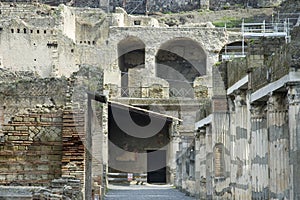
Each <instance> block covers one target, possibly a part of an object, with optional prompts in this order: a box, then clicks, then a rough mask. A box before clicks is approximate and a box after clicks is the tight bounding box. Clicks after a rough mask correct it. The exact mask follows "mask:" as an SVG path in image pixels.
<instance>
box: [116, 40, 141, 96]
mask: <svg viewBox="0 0 300 200" xmlns="http://www.w3.org/2000/svg"><path fill="white" fill-rule="evenodd" d="M118 63H119V69H120V71H121V73H122V74H121V89H122V90H123V91H124V92H122V94H123V96H127V95H128V93H127V92H126V91H128V84H129V83H128V81H129V80H128V79H129V76H128V70H129V69H133V68H144V67H145V44H144V42H143V41H142V40H140V39H139V38H137V37H133V36H130V37H127V38H125V39H123V40H122V41H120V42H119V43H118Z"/></svg>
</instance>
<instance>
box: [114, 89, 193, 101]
mask: <svg viewBox="0 0 300 200" xmlns="http://www.w3.org/2000/svg"><path fill="white" fill-rule="evenodd" d="M194 92H195V91H194V88H192V87H190V88H169V87H157V88H153V87H118V88H117V91H116V92H115V96H116V97H117V96H120V97H130V98H194Z"/></svg>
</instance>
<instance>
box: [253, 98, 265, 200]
mask: <svg viewBox="0 0 300 200" xmlns="http://www.w3.org/2000/svg"><path fill="white" fill-rule="evenodd" d="M265 111H266V104H265V102H261V103H257V104H253V105H251V138H250V159H251V168H250V172H251V175H250V177H251V178H250V181H251V189H252V199H269V170H268V168H269V165H268V160H269V155H268V153H269V144H268V130H267V119H266V113H265Z"/></svg>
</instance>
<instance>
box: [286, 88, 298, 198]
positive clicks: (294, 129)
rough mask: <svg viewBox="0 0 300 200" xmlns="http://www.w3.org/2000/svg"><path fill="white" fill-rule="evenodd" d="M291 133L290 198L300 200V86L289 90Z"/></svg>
mask: <svg viewBox="0 0 300 200" xmlns="http://www.w3.org/2000/svg"><path fill="white" fill-rule="evenodd" d="M288 103H289V105H288V106H289V109H288V116H289V131H290V135H289V136H290V181H291V183H290V197H289V199H300V141H299V140H300V123H299V122H300V84H293V85H290V86H289V88H288Z"/></svg>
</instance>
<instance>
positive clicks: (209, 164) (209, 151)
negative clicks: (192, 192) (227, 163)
mask: <svg viewBox="0 0 300 200" xmlns="http://www.w3.org/2000/svg"><path fill="white" fill-rule="evenodd" d="M205 144H206V199H207V200H210V199H212V198H213V192H214V189H213V177H214V176H213V147H212V129H211V125H209V126H207V128H206V135H205Z"/></svg>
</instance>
